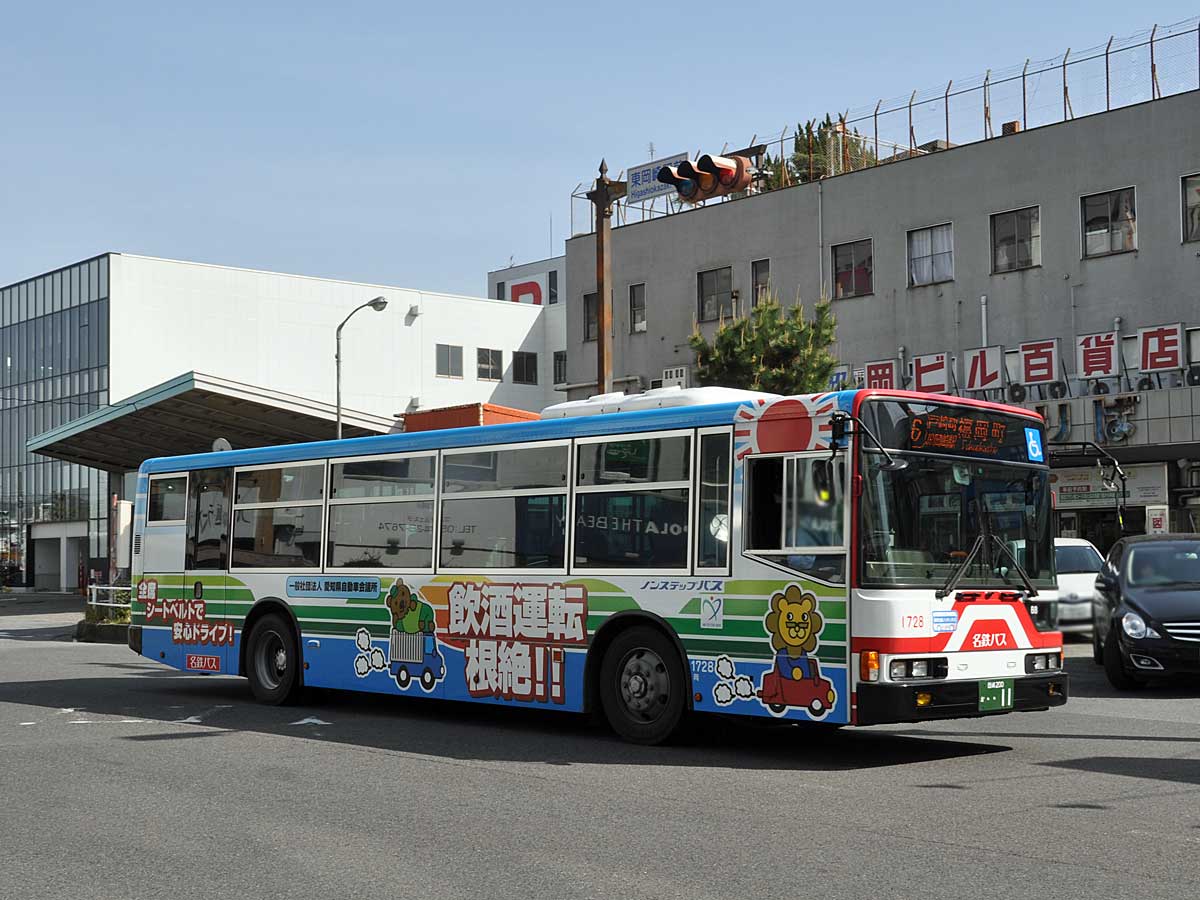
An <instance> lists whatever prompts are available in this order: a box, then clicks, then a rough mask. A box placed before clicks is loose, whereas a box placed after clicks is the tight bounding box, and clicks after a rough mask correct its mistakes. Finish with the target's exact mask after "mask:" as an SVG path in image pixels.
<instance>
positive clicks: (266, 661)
mask: <svg viewBox="0 0 1200 900" xmlns="http://www.w3.org/2000/svg"><path fill="white" fill-rule="evenodd" d="M246 658H247V662H248V663H249V664H248V665H247V666H246V669H247V672H246V674H247V677H248V678H249V679H250V690H251V691H252V692H253V694H254V697H255V699H256V700H258V701H259V702H260V703H270V704H273V705H279V704H281V703H287V702H288V701H290V700H292V699H293V698H294V697H295V696H296V694H297V693H298V688H299V685H300V678H299V666H300V654H299V651H298V650H297V647H296V635H295V632H294V631H293V630H292V627H291V624H290V623H289V622H288V621H287V620H286V619H284V617H283V616H281V615H278V614H277V613H271V614H269V615H266V616H263V617H262V618H261V619H259V620H258V621H257V622H255V623H254V628H253V629H252V630H251V631H250V642H249V647H248V648H247V653H246Z"/></svg>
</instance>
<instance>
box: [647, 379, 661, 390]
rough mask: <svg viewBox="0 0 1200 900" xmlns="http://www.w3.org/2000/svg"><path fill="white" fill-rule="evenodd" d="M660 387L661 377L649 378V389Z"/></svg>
mask: <svg viewBox="0 0 1200 900" xmlns="http://www.w3.org/2000/svg"><path fill="white" fill-rule="evenodd" d="M660 387H662V379H661V378H651V379H650V390H652V391H656V390H658V389H659V388H660Z"/></svg>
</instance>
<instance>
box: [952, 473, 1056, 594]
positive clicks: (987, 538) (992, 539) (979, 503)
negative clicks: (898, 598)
mask: <svg viewBox="0 0 1200 900" xmlns="http://www.w3.org/2000/svg"><path fill="white" fill-rule="evenodd" d="M975 510H976V513H977V515H978V518H979V534H978V535H976V536H975V543H974V544H972V545H971V551H970V552H969V553H968V554H967V556H966V558H965V559H964V560H963V561H962V562H961V563H959V564H958V566H957V568H955V570H954V571H953V572H951V573H950V577H949V578H947V579H946V583H945V584H943V585H942V586H941V587H940V588H938V589H937V591H935V592H934V596H935V597H936V598H937V599H939V600H941V599H942V598H943V597H945V596H946V595H947V594H949V593H950V592H951V591H953V590H954V589H955V588H956V587H957V586H958V583H959V582H960V581H962V579H963V576H964V575H966V574H967V572H968V570H969V569H970V566H971V562H972V560H974V559H975V556H976V554H978V553H979V552H980V551H983V561H984V565H986V566H987V570H988V572H989V574H991V573H995V572H996V566H995V564H994V559H993V557H992V544H993V543H994V544H996V545H998V546H999V547H1000V551H1001V552H1002V553H1003V554H1004V555H1005V556H1007V557H1008V558H1009V559H1011V560H1012V564H1013V568H1014V569H1016V570H1017V575H1019V576H1020V578H1021V582H1022V583H1023V584H1024V585H1025V591H1026V593H1027V594H1028V595H1029V596H1030V597H1036V596H1037V593H1038V592H1037V588H1036V587H1034V586H1033V581H1032V580H1031V579H1030V577H1029V573H1028V572H1026V571H1025V569H1024V568H1023V567H1022V566H1021V563H1020V562H1018V561H1017V557H1016V555H1015V554H1014V553H1013V552H1012V550H1010V549H1009V547H1008V545H1007V544H1005V543H1004V541H1003V540H1001V539H1000V536H999V535H997V534H996V533H995V532H994V531H992V512H991V510H989V509H988V508H987V503H986V502H985V501H984V499H983V497H982V496H980V497H977V498H976V499H975Z"/></svg>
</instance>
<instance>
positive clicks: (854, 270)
mask: <svg viewBox="0 0 1200 900" xmlns="http://www.w3.org/2000/svg"><path fill="white" fill-rule="evenodd" d="M909 240H910V241H911V237H910V239H909ZM909 246H911V243H910V245H909ZM873 266H874V260H873V259H872V247H871V239H870V238H867V239H866V240H865V241H854V242H852V243H849V244H835V245H834V247H833V296H834V299H840V298H844V297H863V296H866V295H867V294H870V293H872V292H873V291H874V290H875V286H874V280H873V279H874V273H873V271H872V270H873Z"/></svg>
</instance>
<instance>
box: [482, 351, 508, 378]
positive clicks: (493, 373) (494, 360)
mask: <svg viewBox="0 0 1200 900" xmlns="http://www.w3.org/2000/svg"><path fill="white" fill-rule="evenodd" d="M476 361H477V364H478V365H477V369H476V372H475V377H476V378H478V379H479V380H480V381H502V380H503V379H504V351H503V350H488V349H486V348H484V347H480V348H479V350H478V351H477V355H476Z"/></svg>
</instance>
